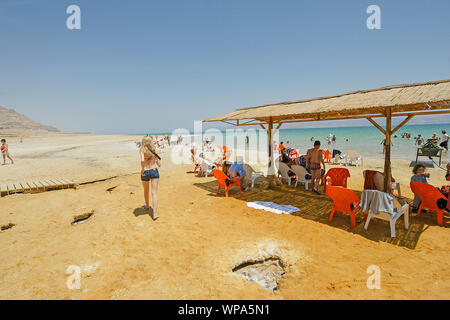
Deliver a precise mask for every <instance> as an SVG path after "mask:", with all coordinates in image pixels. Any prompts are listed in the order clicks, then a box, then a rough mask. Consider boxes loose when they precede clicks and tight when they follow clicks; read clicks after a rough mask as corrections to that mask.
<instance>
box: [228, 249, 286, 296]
mask: <svg viewBox="0 0 450 320" xmlns="http://www.w3.org/2000/svg"><path fill="white" fill-rule="evenodd" d="M232 271H233V272H235V273H238V274H241V275H243V276H244V277H245V279H247V281H250V282H256V283H257V284H259V285H260V286H262V287H264V288H266V289H267V290H272V291H273V290H276V289H277V288H278V280H280V279H281V277H282V276H283V275H284V274H285V273H286V272H285V266H284V264H283V262H282V261H281V259H280V258H279V257H269V258H266V259H261V260H256V261H245V262H243V263H241V264H239V265H237V266H236V267H234V268H233V269H232Z"/></svg>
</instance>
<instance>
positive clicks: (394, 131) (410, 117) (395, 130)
mask: <svg viewBox="0 0 450 320" xmlns="http://www.w3.org/2000/svg"><path fill="white" fill-rule="evenodd" d="M413 117H414V115H413V114H410V115H409V116H407V117H406V119H405V120H403V121H402V122H400V124H399V125H398V126H396V127H395V129H394V130H392V134H394V133H396V132H397V130H398V129H400V128H401V127H403V126H404V125H405V123H407V122H408V121H409V120H411V119H412V118H413Z"/></svg>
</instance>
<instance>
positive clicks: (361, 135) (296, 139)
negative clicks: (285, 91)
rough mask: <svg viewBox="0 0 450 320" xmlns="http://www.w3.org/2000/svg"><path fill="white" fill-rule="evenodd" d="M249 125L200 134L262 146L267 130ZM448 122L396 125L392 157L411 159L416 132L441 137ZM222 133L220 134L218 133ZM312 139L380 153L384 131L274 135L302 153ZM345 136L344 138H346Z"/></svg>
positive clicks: (349, 129)
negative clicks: (331, 137)
mask: <svg viewBox="0 0 450 320" xmlns="http://www.w3.org/2000/svg"><path fill="white" fill-rule="evenodd" d="M249 129H250V128H248V129H246V130H241V129H237V130H236V129H230V130H227V131H226V133H224V132H221V133H220V134H219V132H217V133H212V132H208V131H206V132H205V133H204V135H203V137H208V138H210V139H212V140H213V142H214V143H215V144H216V145H220V144H222V142H224V143H223V144H226V145H228V146H231V147H233V146H234V147H235V148H236V146H237V147H239V148H245V145H244V143H245V142H244V141H245V137H246V136H249V140H250V149H256V148H258V149H260V150H261V148H266V145H267V144H266V143H267V142H266V141H267V134H266V133H265V131H263V130H258V129H257V128H252V129H251V130H249ZM448 129H450V124H418V125H405V126H403V127H402V128H400V129H399V130H398V131H397V132H396V133H395V135H396V137H395V135H394V137H393V138H392V142H393V144H394V146H393V147H392V149H391V150H392V151H391V155H392V158H393V159H405V160H413V159H415V155H416V150H417V148H416V146H415V145H414V143H415V139H414V138H415V137H417V135H418V134H422V136H423V137H424V138H425V140H426V139H427V138H431V136H432V135H433V133H434V132H436V133H437V134H438V136H439V137H440V138H441V139H442V133H441V131H442V130H446V131H447V132H448ZM404 132H407V133H410V134H411V140H408V139H406V138H401V134H402V133H404ZM330 133H331V134H333V135H336V137H337V139H336V143H334V144H332V145H330V146H328V143H327V139H326V138H327V136H328V135H329V134H330ZM220 135H222V137H221V136H220ZM312 137H313V138H314V140H320V141H321V143H322V146H323V147H325V148H328V149H330V150H332V149H338V150H341V151H343V152H345V151H347V150H356V151H358V152H359V153H360V154H361V155H362V156H367V157H381V156H382V150H383V149H382V145H381V144H380V143H381V141H382V140H383V139H384V135H383V134H382V133H381V132H380V131H379V130H378V129H377V128H375V127H373V126H370V127H338V128H304V129H280V130H279V131H278V137H275V138H276V140H278V141H282V142H284V144H285V145H286V146H289V147H292V148H295V149H299V150H300V151H301V152H302V153H303V152H306V150H307V149H309V148H311V146H312V144H313V142H311V138H312ZM346 139H348V141H346ZM446 158H447V155H446V154H445V153H443V160H444V161H445V159H446Z"/></svg>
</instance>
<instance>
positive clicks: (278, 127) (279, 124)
mask: <svg viewBox="0 0 450 320" xmlns="http://www.w3.org/2000/svg"><path fill="white" fill-rule="evenodd" d="M282 124H283V122H279V123H278V126H277V127H276V129H275V130H274V131H273V132H272V134H274V133H275V132H277V131H278V129H280V127H281V125H282Z"/></svg>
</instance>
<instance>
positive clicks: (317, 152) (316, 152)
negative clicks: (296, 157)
mask: <svg viewBox="0 0 450 320" xmlns="http://www.w3.org/2000/svg"><path fill="white" fill-rule="evenodd" d="M306 157H307V158H308V159H309V160H310V165H309V170H311V176H312V181H313V189H312V191H313V192H315V193H317V194H320V192H319V183H320V179H321V177H322V171H321V166H320V164H321V163H322V165H323V169H324V170H325V161H324V160H323V152H322V149H320V141H319V140H317V141H315V142H314V148H312V149H311V150H309V152H308V154H307V156H306Z"/></svg>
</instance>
